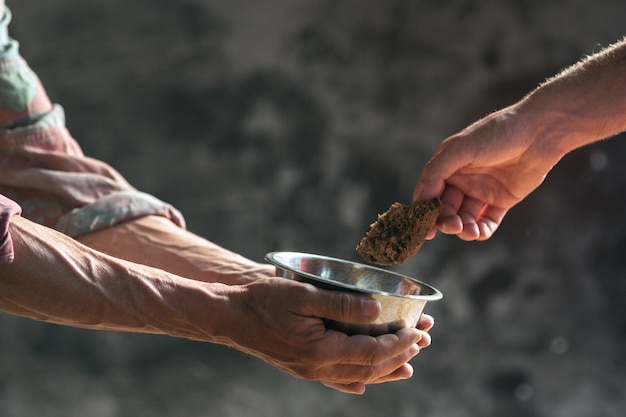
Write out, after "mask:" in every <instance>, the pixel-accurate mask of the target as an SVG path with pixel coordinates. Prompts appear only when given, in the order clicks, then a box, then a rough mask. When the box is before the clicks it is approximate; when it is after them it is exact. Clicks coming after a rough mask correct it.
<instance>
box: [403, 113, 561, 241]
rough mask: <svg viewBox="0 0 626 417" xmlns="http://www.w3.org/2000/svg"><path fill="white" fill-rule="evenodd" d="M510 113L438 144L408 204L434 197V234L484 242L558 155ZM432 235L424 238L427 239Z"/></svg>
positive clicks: (491, 116) (542, 178)
mask: <svg viewBox="0 0 626 417" xmlns="http://www.w3.org/2000/svg"><path fill="white" fill-rule="evenodd" d="M518 116H519V115H518V112H517V109H516V107H510V108H507V109H504V110H501V111H499V112H497V113H494V114H492V115H490V116H487V117H485V118H484V119H482V120H479V121H478V122H476V123H474V124H473V125H471V126H469V127H468V128H466V129H465V130H463V131H461V132H460V133H458V134H456V135H453V136H451V137H449V138H447V139H446V140H444V141H443V142H442V143H441V144H440V145H439V147H438V148H437V149H436V151H435V153H434V155H433V156H432V158H431V159H430V161H428V163H427V164H426V166H425V167H424V170H423V172H422V177H421V178H420V180H419V182H418V183H417V186H416V187H415V190H414V193H413V200H414V201H422V200H429V199H431V198H434V197H439V198H440V199H441V202H442V203H443V209H442V212H441V215H440V216H439V219H438V221H437V225H436V229H438V230H440V231H441V232H443V233H446V234H454V235H457V236H458V237H459V238H461V239H463V240H486V239H488V238H490V237H491V235H493V233H494V232H495V231H496V229H497V228H498V226H499V225H500V224H501V222H502V219H503V218H504V216H505V215H506V214H507V212H508V211H509V210H510V209H511V208H512V207H513V206H515V205H516V204H517V203H519V202H520V201H521V200H522V199H524V198H525V197H526V196H528V194H530V193H531V192H532V191H533V190H535V189H536V188H537V187H538V186H539V185H540V184H541V183H542V182H543V180H544V179H545V177H546V175H547V173H548V172H549V171H550V169H552V167H553V166H554V164H556V162H558V160H559V159H560V157H561V156H562V154H561V153H559V152H558V150H556V149H551V148H549V147H547V146H545V144H541V143H539V141H537V140H535V138H536V134H535V132H534V131H532V129H531V128H530V127H529V126H528V125H525V124H524V123H518V120H517V119H518ZM436 229H434V230H432V231H431V232H430V234H429V236H428V238H433V237H434V236H435V234H436Z"/></svg>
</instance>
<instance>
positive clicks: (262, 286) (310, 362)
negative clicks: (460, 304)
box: [227, 278, 433, 394]
mask: <svg viewBox="0 0 626 417" xmlns="http://www.w3.org/2000/svg"><path fill="white" fill-rule="evenodd" d="M240 288H241V292H240V293H239V294H238V295H234V296H232V297H231V299H232V300H234V301H235V302H236V303H238V308H236V309H234V310H237V311H238V312H237V315H238V317H236V318H234V320H233V321H232V323H233V326H231V328H230V329H229V331H230V335H229V336H228V337H229V342H227V344H229V345H231V346H234V347H236V348H238V349H240V350H242V351H244V352H247V353H250V354H252V355H255V356H257V357H260V358H262V359H264V360H265V361H267V362H268V363H270V364H272V365H274V366H276V367H278V368H280V369H282V370H284V371H286V372H288V373H290V374H292V375H294V376H296V377H299V378H303V379H307V380H318V381H321V382H322V383H323V384H324V385H326V386H328V387H331V388H334V389H337V390H340V391H343V392H347V393H355V394H362V393H363V392H364V391H365V385H366V384H374V383H382V382H388V381H394V380H399V379H406V378H410V377H411V375H412V372H413V371H412V368H411V366H410V365H409V364H408V363H407V362H408V361H409V360H410V359H411V358H413V357H414V356H415V355H417V353H418V352H419V350H420V348H422V347H426V346H428V345H429V344H430V336H429V335H428V333H427V331H428V330H429V329H430V328H431V327H432V325H433V319H432V317H430V316H426V315H425V316H423V318H422V319H421V320H420V324H419V326H420V328H421V330H418V329H415V328H410V329H402V330H400V331H398V332H396V333H395V334H385V335H382V336H377V337H372V336H365V335H356V336H348V335H346V334H344V333H341V332H338V331H334V330H328V329H326V327H325V326H324V322H323V321H322V319H321V318H320V317H323V318H327V319H331V320H337V321H344V322H351V323H369V322H372V321H374V320H375V319H376V317H377V316H378V314H379V311H380V305H379V304H378V302H377V301H375V300H373V299H371V298H369V297H365V296H358V295H354V294H347V293H341V292H335V291H326V290H321V289H318V288H316V287H314V286H312V285H309V284H303V283H299V282H295V281H291V280H287V279H283V278H269V279H259V280H257V281H255V282H253V283H251V284H248V285H245V286H242V287H240ZM237 323H240V324H239V325H237ZM241 323H245V325H242V324H241Z"/></svg>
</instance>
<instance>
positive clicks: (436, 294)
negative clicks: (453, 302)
mask: <svg viewBox="0 0 626 417" xmlns="http://www.w3.org/2000/svg"><path fill="white" fill-rule="evenodd" d="M285 254H290V255H292V256H303V257H308V258H315V259H322V260H327V261H332V262H337V263H342V264H349V265H352V266H356V267H359V268H364V269H370V270H375V271H380V272H384V273H385V274H390V275H394V276H397V277H399V278H403V279H408V280H409V281H413V282H415V283H417V284H419V285H420V286H422V287H425V288H427V289H428V290H429V291H430V292H431V294H395V293H391V292H387V291H381V290H376V289H364V288H361V287H357V286H356V285H351V284H346V283H344V282H341V281H335V280H332V279H326V278H322V277H320V276H318V275H315V274H312V273H310V272H305V271H301V270H298V269H295V268H292V267H291V266H289V265H287V264H285V263H283V262H281V261H280V260H279V259H277V257H278V256H280V255H285ZM265 260H266V261H268V262H269V263H271V264H273V265H275V266H277V267H280V268H283V269H286V270H288V271H291V272H293V273H296V274H300V275H303V276H306V277H307V278H309V279H311V280H313V281H317V282H321V283H325V284H329V283H330V284H332V285H335V286H337V287H341V288H345V289H349V290H352V291H356V292H360V293H364V294H378V295H386V296H390V297H401V298H411V299H414V300H427V301H434V300H439V299H441V298H443V293H442V292H441V291H439V290H438V289H437V288H435V287H433V286H432V285H429V284H427V283H425V282H423V281H420V280H418V279H416V278H412V277H409V276H407V275H404V274H400V273H398V272H395V271H390V270H388V269H384V268H379V267H376V266H372V265H366V264H362V263H358V262H353V261H348V260H345V259H339V258H333V257H331V256H325V255H317V254H314V253H306V252H294V251H274V252H269V253H267V254H266V255H265Z"/></svg>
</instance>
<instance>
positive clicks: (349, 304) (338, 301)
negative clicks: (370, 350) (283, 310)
mask: <svg viewBox="0 0 626 417" xmlns="http://www.w3.org/2000/svg"><path fill="white" fill-rule="evenodd" d="M312 292H313V294H307V299H306V302H302V303H300V304H301V305H302V306H306V308H307V311H306V314H308V315H311V316H314V317H322V318H325V319H330V320H335V321H339V322H344V323H371V322H373V321H374V320H376V318H377V317H378V315H379V314H380V308H381V307H380V303H379V302H378V301H377V300H375V299H373V298H371V297H367V296H362V295H355V294H348V293H345V292H341V291H330V290H322V289H319V288H312Z"/></svg>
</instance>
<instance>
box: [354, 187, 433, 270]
mask: <svg viewBox="0 0 626 417" xmlns="http://www.w3.org/2000/svg"><path fill="white" fill-rule="evenodd" d="M441 207H442V205H441V201H439V199H438V198H435V199H433V200H429V201H418V202H416V203H413V204H412V205H405V204H400V203H393V204H392V205H391V207H389V210H387V211H386V212H384V213H383V214H379V215H378V219H377V220H376V222H374V223H373V224H372V225H371V228H370V230H369V232H367V234H366V235H365V237H364V238H363V239H362V240H361V243H359V245H358V246H357V248H356V250H357V252H359V254H360V255H361V256H362V257H363V259H365V260H366V261H367V262H370V263H373V264H378V265H398V264H401V263H403V262H405V261H406V260H407V259H409V258H410V257H411V256H413V255H415V254H416V253H417V251H418V250H419V248H420V247H421V246H422V244H423V243H424V241H425V240H426V235H427V234H428V232H429V231H430V229H432V228H433V227H434V226H435V223H436V222H437V218H438V217H439V214H440V213H441Z"/></svg>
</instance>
